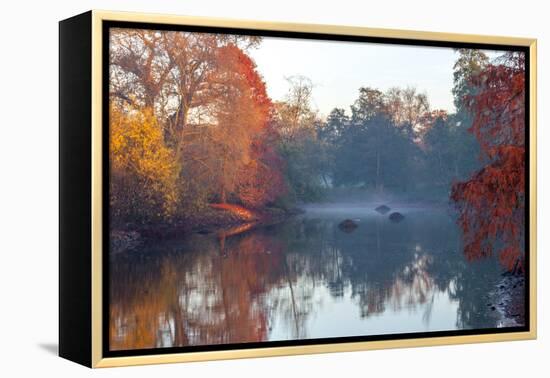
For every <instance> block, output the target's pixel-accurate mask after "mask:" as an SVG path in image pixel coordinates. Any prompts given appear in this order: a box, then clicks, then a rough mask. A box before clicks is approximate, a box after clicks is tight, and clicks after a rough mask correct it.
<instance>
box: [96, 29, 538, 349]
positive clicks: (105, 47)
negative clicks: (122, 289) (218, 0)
mask: <svg viewBox="0 0 550 378" xmlns="http://www.w3.org/2000/svg"><path fill="white" fill-rule="evenodd" d="M110 28H132V29H149V30H169V31H187V32H199V33H201V32H202V33H220V34H240V35H254V36H263V37H279V38H292V39H311V40H329V41H342V42H366V43H379V44H392V45H408V46H428V47H447V48H470V49H486V50H500V51H520V52H523V53H524V54H525V109H526V111H525V125H526V127H525V195H526V197H525V198H526V201H525V277H526V279H525V325H524V326H520V327H505V328H483V329H466V330H450V331H433V332H414V333H397V334H381V335H369V336H351V337H331V338H311V339H302V340H284V341H264V342H250V343H238V344H211V345H196V346H185V347H167V348H151V349H130V350H116V351H112V350H110V348H109V341H110V337H109V303H110V300H109V280H110V274H109V244H110V243H109V237H108V235H109V229H110V227H109V196H108V193H109V180H110V164H109V158H110V156H109V145H110V144H109V110H108V109H109V90H108V89H109V31H110ZM102 42H103V43H102V80H101V81H102V84H101V85H102V93H103V98H102V143H103V154H102V176H103V181H102V182H103V188H102V192H103V203H102V207H103V219H102V228H103V240H102V246H103V275H102V276H103V279H102V281H103V282H102V305H103V311H102V320H103V321H102V325H103V326H102V328H103V329H102V340H103V342H102V354H103V357H104V358H105V357H127V356H140V355H155V354H169V353H191V352H204V351H220V350H236V349H254V348H269V347H286V346H304V345H316V344H338V343H350V342H362V341H383V340H404V339H422V338H431V337H448V336H465V335H485V334H500V333H510V332H528V331H529V330H530V303H529V301H530V298H529V294H530V280H529V277H530V265H529V257H530V242H529V238H530V224H529V223H530V217H529V216H530V200H531V199H530V195H529V193H530V192H529V187H530V182H529V180H530V171H529V168H530V146H529V135H530V134H529V131H530V122H529V121H530V118H529V114H530V109H531V107H530V63H531V62H530V54H529V47H527V46H512V45H499V44H490V43H487V44H486V43H462V42H444V41H431V40H416V39H415V40H412V39H402V38H386V37H368V36H351V35H335V34H324V33H303V32H287V31H272V30H261V29H240V28H227V27H211V26H194V25H168V24H157V23H143V22H125V21H103V22H102Z"/></svg>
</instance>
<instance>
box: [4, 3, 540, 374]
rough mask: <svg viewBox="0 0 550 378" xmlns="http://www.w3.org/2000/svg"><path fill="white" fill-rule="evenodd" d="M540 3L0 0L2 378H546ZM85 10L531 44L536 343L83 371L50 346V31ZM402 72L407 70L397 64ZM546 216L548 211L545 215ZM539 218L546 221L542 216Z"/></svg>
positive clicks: (53, 206)
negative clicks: (535, 97)
mask: <svg viewBox="0 0 550 378" xmlns="http://www.w3.org/2000/svg"><path fill="white" fill-rule="evenodd" d="M545 3H546V2H545V1H540V0H539V1H536V0H522V1H519V0H516V1H507V0H491V1H480V0H473V1H472V0H460V1H452V2H450V1H449V2H445V1H442V0H439V1H419V0H401V1H394V0H381V1H364V0H363V1H352V0H332V1H321V0H317V1H298V0H274V1H262V0H255V1H247V0H225V1H224V0H219V1H216V0H200V1H190V0H179V1H166V0H164V1H162V0H156V1H151V0H149V1H146V0H117V1H115V0H111V1H108V0H104V1H83V0H73V1H70V2H69V1H67V2H66V4H63V3H61V2H59V3H57V4H56V3H53V2H47V1H26V0H11V1H10V0H7V1H3V2H2V5H1V7H2V10H1V14H2V18H1V21H0V28H1V33H0V41H1V42H0V96H1V101H0V104H1V105H0V109H1V111H0V164H1V166H0V167H1V169H0V177H1V181H0V219H1V222H2V227H1V228H0V229H1V232H0V236H1V238H0V241H1V250H0V253H1V259H0V319H1V321H0V327H1V328H0V330H1V331H0V375H1V376H3V377H16V376H23V375H24V376H41V375H45V376H67V377H80V376H90V375H92V374H95V375H96V376H101V377H114V376H126V375H127V376H132V377H151V376H156V377H175V376H178V377H227V376H234V375H237V374H238V375H239V376H241V377H242V376H261V377H315V376H323V377H325V376H326V377H333V376H338V377H339V378H343V377H346V376H351V377H357V376H359V377H367V376H371V377H372V376H390V377H393V376H403V377H410V376H423V377H445V378H447V377H461V378H464V377H467V376H470V375H471V376H476V377H478V376H479V377H488V376H493V377H537V376H544V375H546V376H548V375H547V374H548V370H549V356H550V341H549V337H550V335H549V330H548V323H547V321H548V316H547V314H546V311H545V310H546V305H547V300H545V296H546V297H547V296H548V285H549V280H548V274H550V272H549V271H548V257H547V256H548V255H547V253H548V249H549V248H548V247H549V242H550V237H549V234H548V230H549V229H550V228H549V227H550V224H549V222H550V219H549V218H550V215H548V214H550V204H549V197H547V194H546V193H547V192H548V190H550V185H549V174H548V171H549V170H548V168H547V164H548V162H549V161H550V149H549V148H548V147H547V144H548V143H549V142H550V135H549V132H548V129H547V128H546V124H547V122H548V115H549V112H548V110H547V108H546V107H545V104H547V103H548V102H549V101H550V99H549V96H550V92H549V91H550V89H549V84H550V81H549V77H548V76H549V70H548V69H547V67H548V65H549V64H550V62H549V60H550V47H549V43H550V27H549V26H548V14H549V12H548V10H545V9H544V4H545ZM91 8H94V9H109V10H131V11H143V12H156V13H173V14H187V15H203V16H215V17H231V18H247V19H257V20H271V21H290V22H303V23H306V22H307V23H330V24H342V25H359V26H370V27H385V28H399V29H419V30H429V31H442V32H457V33H458V32H460V33H474V34H493V35H512V36H526V37H536V38H538V39H539V59H538V67H539V77H538V79H539V80H538V85H539V101H538V104H539V114H538V116H539V122H538V125H539V128H538V129H539V133H538V136H539V138H538V140H539V158H538V162H539V167H540V169H539V176H538V177H539V194H540V195H539V199H538V207H539V211H538V214H539V238H538V241H539V249H538V252H539V280H538V288H539V295H538V298H539V299H538V301H539V312H538V315H539V339H538V340H537V341H528V342H506V343H493V344H483V345H482V344H479V345H467V346H449V347H432V348H416V349H399V350H385V351H371V352H355V353H340V354H328V355H312V356H305V357H303V356H302V357H285V358H267V359H249V360H239V361H225V362H223V361H222V362H209V363H194V364H177V365H163V366H147V367H133V368H122V369H108V370H101V371H95V372H92V371H90V370H88V369H85V368H83V367H80V366H78V365H76V364H73V363H71V362H68V361H65V360H62V359H60V358H58V357H56V356H55V350H56V344H57V262H58V260H57V247H58V238H57V232H58V231H57V230H58V227H57V222H58V214H57V206H58V204H57V190H58V185H57V180H58V171H57V151H58V142H57V138H58V134H57V130H58V129H57V106H58V104H57V69H58V68H57V63H58V59H57V56H58V44H57V30H58V29H57V28H58V26H57V21H59V20H61V19H64V18H67V17H70V16H72V15H74V14H77V13H81V12H83V11H86V10H89V9H91ZM404 63H405V64H406V62H404ZM543 209H544V210H546V211H543ZM544 213H546V214H544Z"/></svg>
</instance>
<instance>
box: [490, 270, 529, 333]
mask: <svg viewBox="0 0 550 378" xmlns="http://www.w3.org/2000/svg"><path fill="white" fill-rule="evenodd" d="M489 299H490V301H489V303H487V306H488V307H489V308H490V309H491V311H495V312H496V314H497V315H498V318H499V320H498V324H497V327H499V328H500V327H521V326H523V325H525V276H524V275H516V274H512V273H508V272H506V273H503V274H502V278H501V279H500V280H499V281H498V283H497V284H496V285H495V289H494V290H493V291H492V292H491V293H490V295H489Z"/></svg>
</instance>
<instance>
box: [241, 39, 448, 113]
mask: <svg viewBox="0 0 550 378" xmlns="http://www.w3.org/2000/svg"><path fill="white" fill-rule="evenodd" d="M249 53H250V55H251V56H252V58H253V59H254V60H255V62H256V64H257V65H258V71H259V72H260V73H261V74H262V75H263V77H264V80H265V81H266V84H267V88H268V93H269V95H270V97H271V98H272V99H273V100H282V99H283V98H284V96H285V94H286V93H287V90H288V83H287V81H286V80H285V77H289V76H293V75H303V76H307V77H308V78H310V79H311V81H312V82H313V85H314V89H313V100H314V106H315V107H316V108H317V110H319V111H320V112H321V114H322V115H324V116H326V115H328V113H329V112H330V111H331V110H332V109H333V108H334V107H340V108H344V109H345V110H346V112H348V114H349V106H350V105H351V104H352V103H353V102H354V101H355V99H356V98H357V95H358V89H359V87H361V86H370V87H375V88H378V89H380V90H383V91H385V90H386V89H388V88H391V87H394V86H399V87H406V86H416V88H417V89H418V90H419V91H420V92H426V93H427V95H428V98H429V101H430V104H431V107H432V109H445V110H447V111H449V112H452V111H454V105H453V96H452V93H451V88H452V86H453V64H454V62H455V60H456V58H457V55H458V54H457V53H455V52H454V51H453V49H451V48H444V47H418V46H402V45H382V44H374V43H363V42H361V43H358V42H332V41H316V40H300V39H288V38H272V37H264V39H263V41H262V43H261V45H260V47H259V48H258V49H255V50H254V49H253V50H251V51H250V52H249Z"/></svg>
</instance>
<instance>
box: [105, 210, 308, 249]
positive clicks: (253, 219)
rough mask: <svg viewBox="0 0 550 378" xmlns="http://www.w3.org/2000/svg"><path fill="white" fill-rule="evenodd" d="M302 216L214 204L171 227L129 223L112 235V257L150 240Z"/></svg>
mask: <svg viewBox="0 0 550 378" xmlns="http://www.w3.org/2000/svg"><path fill="white" fill-rule="evenodd" d="M303 212H304V210H302V209H299V208H293V209H288V210H285V209H280V208H274V207H268V208H264V209H261V210H250V209H245V208H243V207H240V206H237V205H221V204H213V205H212V206H209V207H207V208H205V209H204V210H202V211H200V212H198V213H196V214H193V215H191V216H189V217H186V218H184V219H179V220H174V221H172V222H170V223H155V224H135V223H127V224H125V225H120V226H117V227H114V228H113V229H112V230H111V231H110V235H109V236H110V253H121V252H125V251H131V250H134V249H137V248H138V247H140V246H141V245H142V244H143V243H144V242H145V241H147V240H155V239H156V240H159V239H169V238H174V237H181V236H183V235H187V234H192V233H200V234H210V233H218V232H220V231H224V230H227V229H236V228H238V227H239V226H243V225H247V224H250V225H261V224H273V223H279V222H282V221H284V220H285V219H288V218H289V217H291V216H294V215H298V214H301V213H303ZM243 229H244V228H243Z"/></svg>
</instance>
